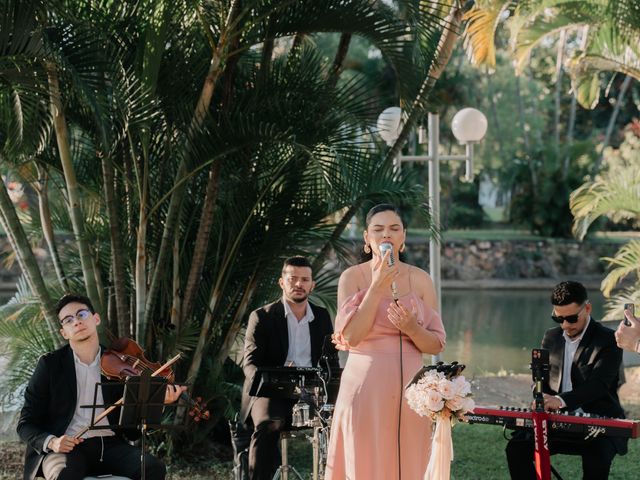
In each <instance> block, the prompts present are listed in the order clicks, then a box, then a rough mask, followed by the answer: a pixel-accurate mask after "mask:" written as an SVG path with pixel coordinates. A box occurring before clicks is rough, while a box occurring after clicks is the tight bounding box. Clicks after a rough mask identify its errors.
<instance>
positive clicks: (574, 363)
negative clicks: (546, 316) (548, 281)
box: [506, 281, 627, 480]
mask: <svg viewBox="0 0 640 480" xmlns="http://www.w3.org/2000/svg"><path fill="white" fill-rule="evenodd" d="M551 305H552V311H551V319H552V320H553V321H554V322H555V323H557V324H558V326H557V327H555V328H551V329H549V330H547V332H546V333H545V335H544V338H543V340H542V348H545V349H548V350H549V375H548V378H547V379H545V382H544V384H543V389H544V407H545V410H547V411H552V412H555V411H566V412H568V413H577V414H585V413H586V414H592V415H598V416H605V417H612V418H624V410H623V409H622V406H621V405H620V400H619V399H618V386H619V379H620V367H621V363H622V350H620V349H619V348H618V346H617V345H616V339H615V337H614V332H613V330H611V329H609V328H606V327H604V326H602V325H601V324H600V323H598V322H597V321H596V320H595V319H593V318H592V317H591V303H589V299H588V297H587V290H586V289H585V287H584V286H583V285H582V284H580V283H578V282H572V281H567V282H562V283H559V284H558V285H556V287H555V288H554V289H553V292H552V294H551ZM549 450H550V452H551V454H552V455H554V454H556V453H562V454H568V455H580V456H581V457H582V470H583V478H584V479H588V480H601V479H606V478H608V476H609V469H610V467H611V462H612V461H613V458H614V457H615V455H616V454H619V455H624V454H625V453H627V439H626V438H614V437H606V436H596V437H595V438H590V439H588V440H585V439H584V438H583V437H576V436H571V435H562V434H559V433H558V432H553V433H552V435H551V436H550V438H549ZM533 451H534V445H533V435H532V432H531V431H530V430H520V431H517V432H515V433H514V434H513V437H512V438H511V440H510V441H509V443H508V445H507V449H506V452H507V461H508V464H509V472H510V474H511V478H512V479H518V480H523V479H524V480H528V479H534V478H535V470H534V464H533Z"/></svg>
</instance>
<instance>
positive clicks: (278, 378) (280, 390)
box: [249, 367, 322, 399]
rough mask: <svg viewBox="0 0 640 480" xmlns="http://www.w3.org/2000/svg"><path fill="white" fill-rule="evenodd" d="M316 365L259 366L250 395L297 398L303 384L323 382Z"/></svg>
mask: <svg viewBox="0 0 640 480" xmlns="http://www.w3.org/2000/svg"><path fill="white" fill-rule="evenodd" d="M319 373H320V368H315V367H258V369H257V371H256V374H255V376H254V377H253V383H252V384H251V388H250V389H249V395H251V396H253V397H268V398H290V399H296V398H298V397H299V396H300V395H299V389H296V387H301V386H302V385H303V379H304V386H305V387H307V388H312V387H315V386H319V385H321V384H322V381H321V380H320V378H319V376H318V374H319Z"/></svg>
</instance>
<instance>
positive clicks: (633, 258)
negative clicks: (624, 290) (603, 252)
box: [600, 240, 640, 297]
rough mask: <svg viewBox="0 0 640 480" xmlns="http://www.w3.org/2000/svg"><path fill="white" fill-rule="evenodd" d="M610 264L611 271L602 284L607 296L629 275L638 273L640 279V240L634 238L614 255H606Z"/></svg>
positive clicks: (637, 277) (637, 276)
mask: <svg viewBox="0 0 640 480" xmlns="http://www.w3.org/2000/svg"><path fill="white" fill-rule="evenodd" d="M603 260H605V261H606V262H608V264H609V273H607V276H606V277H605V278H604V279H603V280H602V284H601V286H600V288H601V290H602V293H603V294H604V296H605V297H608V296H609V295H610V294H611V291H612V290H613V289H614V288H615V287H616V286H617V285H618V284H619V283H620V282H621V281H622V280H623V279H624V278H626V277H627V276H628V275H631V274H634V273H635V275H636V281H637V280H638V279H640V240H632V241H630V242H629V243H627V244H625V245H624V246H623V247H622V248H620V250H618V251H617V252H616V254H615V255H614V256H613V257H604V258H603Z"/></svg>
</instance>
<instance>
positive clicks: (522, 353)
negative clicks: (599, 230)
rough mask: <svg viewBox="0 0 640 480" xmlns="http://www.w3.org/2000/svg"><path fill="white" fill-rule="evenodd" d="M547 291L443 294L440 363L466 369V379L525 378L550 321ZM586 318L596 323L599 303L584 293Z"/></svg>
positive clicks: (596, 297)
mask: <svg viewBox="0 0 640 480" xmlns="http://www.w3.org/2000/svg"><path fill="white" fill-rule="evenodd" d="M550 293H551V292H550V291H546V290H443V292H442V318H443V321H444V326H445V329H446V331H447V347H446V349H445V351H444V352H443V354H442V355H441V356H442V359H443V360H445V361H447V362H451V361H454V360H457V361H458V362H460V363H464V364H465V365H466V366H467V370H466V373H467V375H470V374H475V375H482V374H486V373H499V372H507V373H529V362H530V360H531V349H532V348H538V347H540V342H541V340H542V336H543V335H544V332H545V330H547V329H548V328H551V327H554V326H556V324H555V323H554V322H553V320H551V317H550V314H551V304H550V302H549V296H550ZM589 296H590V300H591V303H592V304H593V312H592V315H593V316H594V318H596V319H600V318H602V315H603V308H602V307H603V304H604V299H603V297H602V295H601V294H600V292H599V291H595V292H594V291H590V292H589Z"/></svg>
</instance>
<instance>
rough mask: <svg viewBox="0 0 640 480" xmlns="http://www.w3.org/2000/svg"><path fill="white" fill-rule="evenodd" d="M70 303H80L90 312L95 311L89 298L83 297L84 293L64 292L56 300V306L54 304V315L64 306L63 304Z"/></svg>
mask: <svg viewBox="0 0 640 480" xmlns="http://www.w3.org/2000/svg"><path fill="white" fill-rule="evenodd" d="M70 303H81V304H83V305H86V306H87V308H88V309H89V311H90V312H91V313H96V311H95V309H94V308H93V305H92V304H91V300H89V298H88V297H85V296H84V295H79V294H77V293H65V294H64V295H63V296H62V297H61V298H60V300H58V303H56V306H55V311H56V315H58V314H59V313H60V310H62V309H63V308H64V307H65V305H69V304H70Z"/></svg>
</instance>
